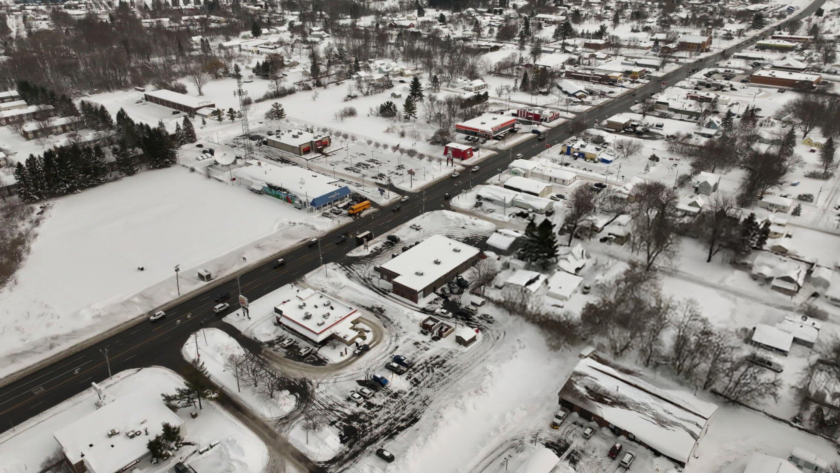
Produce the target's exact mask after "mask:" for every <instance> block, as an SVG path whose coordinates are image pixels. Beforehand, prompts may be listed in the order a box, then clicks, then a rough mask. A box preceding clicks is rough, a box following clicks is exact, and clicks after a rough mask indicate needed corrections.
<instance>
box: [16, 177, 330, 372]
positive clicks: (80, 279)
mask: <svg viewBox="0 0 840 473" xmlns="http://www.w3.org/2000/svg"><path fill="white" fill-rule="evenodd" d="M48 212H49V215H48V217H47V219H46V220H45V221H44V223H43V224H42V226H41V227H40V229H39V232H38V233H39V236H38V237H37V239H36V240H35V241H34V243H33V245H32V251H31V254H30V255H29V257H28V258H27V259H26V261H25V262H24V265H23V267H22V268H21V269H20V270H19V271H18V273H17V275H16V279H15V281H14V282H13V283H10V284H9V285H8V286H7V287H6V288H4V289H3V290H2V291H0V347H2V348H0V356H2V359H1V360H0V374H6V373H9V372H11V371H13V370H15V369H19V368H20V367H21V366H22V365H25V364H30V363H34V362H36V361H38V359H40V358H42V357H44V356H46V355H48V354H50V353H53V352H55V351H57V350H60V349H62V348H65V347H67V346H69V345H70V344H72V343H75V342H78V341H79V340H81V339H84V338H87V337H89V336H91V335H93V334H95V333H98V332H101V331H103V330H105V329H107V328H110V327H113V326H115V325H116V324H119V323H121V322H124V321H126V320H128V319H130V318H132V317H133V316H136V315H138V314H140V313H142V312H144V311H148V310H150V309H152V308H153V307H156V306H159V305H161V304H163V303H165V302H168V301H170V300H172V299H174V298H175V297H177V292H176V285H175V281H174V271H173V269H174V267H175V265H180V268H181V273H180V285H181V293H182V294H183V293H186V292H189V291H191V290H193V289H195V288H198V287H200V286H201V285H202V284H204V283H202V282H200V281H199V280H198V277H197V275H196V269H197V268H205V269H207V270H210V271H212V273H213V274H214V276H215V277H218V276H219V275H220V274H224V273H229V272H231V271H233V270H236V269H239V268H241V267H243V266H245V265H247V264H249V263H250V262H253V261H256V260H258V259H260V258H263V257H265V256H267V255H270V254H272V253H274V252H277V251H279V250H281V249H283V248H286V247H289V246H290V245H292V244H295V243H296V242H298V241H302V240H303V239H306V238H309V237H312V236H315V235H318V234H320V233H321V232H323V231H326V230H328V229H329V228H330V227H332V226H334V225H335V223H334V221H332V220H330V219H326V218H323V217H320V216H318V215H316V214H307V213H304V212H302V211H299V210H295V209H294V208H292V207H291V206H289V205H286V204H284V203H283V202H280V201H278V200H276V199H273V198H270V197H267V196H258V195H255V194H253V193H250V192H248V191H247V190H246V189H244V188H240V187H234V186H227V185H225V184H222V183H220V182H218V181H216V180H212V179H207V178H204V177H202V176H200V175H199V174H197V173H190V172H189V171H187V170H186V169H184V168H180V167H176V168H172V169H167V170H160V171H151V172H144V173H140V174H138V175H136V176H132V177H130V178H126V179H123V180H121V181H118V182H114V183H110V184H106V185H103V186H100V187H97V188H94V189H89V190H86V191H84V192H82V193H80V194H77V195H71V196H66V197H63V198H60V199H57V200H55V201H54V203H53V205H52V207H51V208H50V210H49V211H48ZM139 266H142V267H144V268H145V270H144V271H138V269H137V268H138V267H139Z"/></svg>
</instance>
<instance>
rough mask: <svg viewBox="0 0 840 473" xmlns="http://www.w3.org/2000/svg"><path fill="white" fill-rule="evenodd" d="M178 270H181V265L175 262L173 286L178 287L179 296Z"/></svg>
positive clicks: (179, 293)
mask: <svg viewBox="0 0 840 473" xmlns="http://www.w3.org/2000/svg"><path fill="white" fill-rule="evenodd" d="M180 271H181V265H180V264H176V265H175V287H177V288H178V297H181V281H180V277H179V276H178V273H179V272H180Z"/></svg>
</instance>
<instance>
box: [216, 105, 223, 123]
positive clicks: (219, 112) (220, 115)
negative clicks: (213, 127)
mask: <svg viewBox="0 0 840 473" xmlns="http://www.w3.org/2000/svg"><path fill="white" fill-rule="evenodd" d="M213 116H214V117H216V120H218V121H219V123H222V121H223V120H224V119H225V112H223V111H222V110H221V109H218V108H217V109H216V110H213Z"/></svg>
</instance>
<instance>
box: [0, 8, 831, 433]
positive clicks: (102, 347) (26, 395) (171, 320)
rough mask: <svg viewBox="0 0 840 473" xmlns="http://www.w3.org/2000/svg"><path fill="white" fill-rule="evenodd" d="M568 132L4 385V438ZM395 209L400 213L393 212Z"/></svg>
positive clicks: (172, 361)
mask: <svg viewBox="0 0 840 473" xmlns="http://www.w3.org/2000/svg"><path fill="white" fill-rule="evenodd" d="M824 2H825V0H817V1H815V2H814V3H812V4H810V5H809V6H808V7H806V8H805V9H803V10H800V11H799V12H798V13H797V14H796V15H793V16H792V17H791V18H790V19H789V20H788V21H792V20H794V19H802V18H804V17H806V16H808V15H810V14H812V13H813V12H814V11H816V10H817V9H818V8H819V7H820V6H822V4H823V3H824ZM757 39H758V38H757V37H756V38H751V39H748V40H746V41H744V42H742V43H740V44H739V45H737V46H733V47H730V48H728V49H727V50H725V51H722V52H719V53H716V54H714V55H711V56H708V57H705V58H701V59H698V60H696V61H694V62H690V63H685V64H682V65H681V67H679V68H677V69H676V70H674V71H672V72H670V73H668V74H665V75H664V76H662V77H659V78H654V79H653V80H651V81H650V82H648V83H646V84H644V85H642V86H641V87H639V88H637V89H635V94H633V93H631V92H628V93H625V94H623V95H622V96H619V97H617V98H615V99H613V100H610V101H608V102H606V103H604V104H601V105H600V106H598V107H595V108H593V109H591V110H589V111H588V112H587V113H586V114H585V115H583V116H582V117H581V118H584V120H585V123H586V124H587V125H591V124H592V123H594V122H596V121H601V120H603V119H605V118H608V117H610V116H612V115H615V114H616V113H620V112H625V111H628V110H629V109H630V107H631V106H632V105H633V103H634V100H639V101H641V100H643V99H644V98H646V97H648V96H650V95H651V94H653V93H656V92H658V91H659V90H660V88H661V84H660V82H662V81H664V82H665V83H666V84H667V85H673V84H674V83H675V82H678V81H679V80H681V79H683V78H685V77H686V76H687V75H688V74H689V71H691V70H692V69H695V68H703V67H707V66H710V65H712V64H714V63H715V62H716V61H718V60H719V59H720V58H721V56H722V55H723V54H726V55H730V54H732V53H733V52H737V51H739V50H741V49H743V48H745V47H747V46H749V45H751V44H752V43H754V42H755V41H756V40H757ZM569 128H570V127H569V123H564V124H562V125H560V126H558V127H556V128H553V129H551V130H549V131H547V139H546V140H545V141H538V140H536V139H529V140H526V141H524V142H522V143H520V144H517V145H515V146H513V147H512V149H511V150H510V151H507V150H505V151H502V152H499V153H497V154H495V155H493V156H490V157H487V158H485V159H483V160H481V161H479V162H478V163H477V164H478V166H479V170H478V171H476V172H470V170H469V169H468V170H467V171H465V172H463V173H461V175H460V176H459V177H458V178H448V179H442V180H440V181H438V182H435V183H433V184H432V185H430V186H428V187H427V188H426V190H425V192H420V193H414V194H410V195H409V200H408V201H407V202H403V203H401V204H392V205H390V206H388V207H385V208H381V209H376V210H374V211H370V213H368V214H366V215H365V216H363V217H361V218H359V219H356V220H353V221H352V222H351V223H349V224H347V225H345V226H343V227H341V228H340V229H337V230H335V231H334V232H332V233H330V234H328V235H325V236H324V237H322V238H321V239H320V244H319V245H315V246H311V247H310V246H307V245H304V244H301V245H298V246H297V247H295V248H292V249H290V250H287V251H285V252H283V253H280V254H278V257H281V256H282V257H283V258H284V259H285V260H286V265H285V266H283V267H281V268H279V269H274V260H270V261H267V262H264V263H262V264H260V265H256V266H254V267H252V268H251V269H249V270H248V271H246V272H244V273H242V274H240V277H239V280H238V282H237V280H236V279H235V278H230V279H229V280H222V281H221V283H217V286H216V287H214V288H212V289H210V290H207V291H205V292H202V293H197V294H195V295H193V296H188V297H186V298H184V299H183V301H182V302H180V303H178V304H177V305H174V306H173V307H170V308H168V309H167V310H166V313H167V317H166V318H165V319H163V320H161V321H158V322H157V323H150V322H148V321H145V320H142V321H141V320H138V321H137V322H136V323H133V324H129V325H128V326H127V327H126V328H124V329H123V330H121V331H119V332H118V333H115V334H113V335H111V336H110V337H109V338H107V339H105V340H102V341H100V342H99V343H96V344H93V345H91V346H89V347H87V348H85V349H83V350H80V351H78V352H76V353H74V354H72V355H71V356H66V357H63V358H61V359H59V360H57V361H54V362H52V363H51V364H49V365H48V366H44V367H41V368H40V369H38V370H36V371H34V372H32V373H29V374H27V375H26V376H22V377H20V378H19V379H16V380H14V381H12V382H9V383H7V384H5V385H4V386H2V388H0V432H4V431H6V430H8V429H10V428H12V427H14V426H16V425H18V424H20V423H22V422H24V421H26V420H27V419H29V418H31V417H33V416H35V415H37V414H40V413H42V412H44V411H46V410H47V409H49V408H51V407H53V406H55V405H57V404H59V403H61V402H62V401H64V400H67V399H69V398H70V397H72V396H74V395H76V394H79V393H80V392H82V391H84V390H85V389H87V388H89V387H90V385H91V383H92V382H101V381H103V380H105V379H106V378H108V377H109V376H110V374H112V373H118V372H120V371H123V370H126V369H131V368H142V367H148V366H165V367H170V368H173V369H178V368H179V367H181V366H183V363H184V361H183V359H182V357H181V353H180V352H181V347H182V346H183V344H184V342H185V341H186V340H187V338H188V337H189V336H190V335H191V334H192V333H194V332H195V331H197V330H199V329H200V328H202V327H204V326H210V325H213V324H218V323H220V319H221V317H220V316H217V315H215V314H214V313H213V306H215V305H216V302H215V297H216V295H218V294H221V293H230V295H231V298H230V299H229V300H228V301H227V302H228V303H229V304H230V305H231V309H229V310H228V311H226V312H224V313H222V314H220V315H225V314H226V313H229V312H230V311H231V310H233V307H235V306H236V305H237V301H236V296H237V294H238V293H239V292H238V291H239V289H238V287H239V285H241V290H242V294H244V295H246V296H247V297H248V298H249V299H250V300H255V299H257V298H259V297H262V296H263V295H265V294H267V293H269V292H271V291H273V290H275V289H277V288H279V287H281V286H283V285H285V284H289V283H291V282H293V281H295V280H296V279H298V278H300V277H301V276H303V275H305V274H307V273H308V272H311V271H313V270H315V269H317V268H318V267H319V266H320V265H321V264H322V263H341V262H343V261H345V260H346V259H347V252H348V251H349V250H350V249H352V248H354V247H355V241H354V239H353V238H352V235H355V234H357V233H359V232H363V231H367V230H370V231H372V232H374V234H375V235H381V234H382V233H383V232H387V231H389V230H391V229H393V228H395V227H397V226H398V225H401V224H403V223H405V222H407V221H409V220H411V219H413V218H415V217H417V216H418V215H421V214H422V213H423V211H424V210H425V211H429V210H436V209H441V208H448V204H449V202H448V200H447V199H445V194H447V193H448V194H450V195H451V196H453V197H454V196H455V195H457V194H459V193H461V192H464V191H465V190H468V189H469V188H470V187H472V186H473V185H476V184H480V183H482V182H484V181H487V180H489V179H491V178H492V177H493V176H495V175H496V174H497V173H498V172H499V170H502V169H505V168H506V167H507V165H508V164H509V162H510V156H515V155H517V154H522V155H523V156H524V157H525V158H526V159H527V158H530V157H533V156H535V155H537V154H538V153H540V152H541V151H544V150H545V144H546V143H551V144H558V143H560V142H561V141H564V140H566V139H567V138H569V137H570V132H569ZM397 206H399V207H400V210H399V211H394V209H395V207H397ZM229 231H235V228H234V227H230V229H229ZM344 233H348V234H349V235H350V236H351V237H350V238H348V239H347V241H346V242H345V243H342V244H337V243H336V242H337V241H338V239H339V236H340V235H341V234H344ZM106 354H107V358H106Z"/></svg>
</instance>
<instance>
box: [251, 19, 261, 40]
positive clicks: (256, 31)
mask: <svg viewBox="0 0 840 473" xmlns="http://www.w3.org/2000/svg"><path fill="white" fill-rule="evenodd" d="M260 35H262V28H260V24H259V22H257V21H254V22H253V23H251V36H253V37H254V38H259V37H260Z"/></svg>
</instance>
